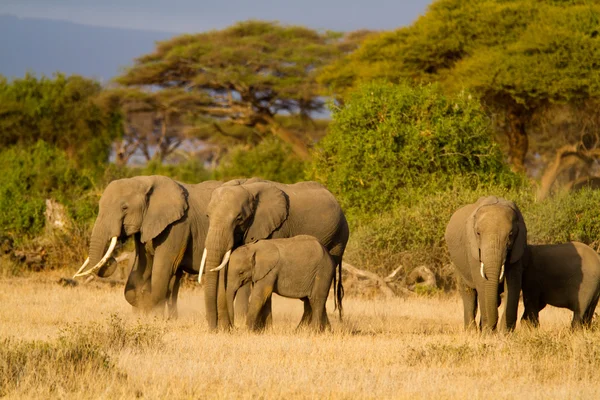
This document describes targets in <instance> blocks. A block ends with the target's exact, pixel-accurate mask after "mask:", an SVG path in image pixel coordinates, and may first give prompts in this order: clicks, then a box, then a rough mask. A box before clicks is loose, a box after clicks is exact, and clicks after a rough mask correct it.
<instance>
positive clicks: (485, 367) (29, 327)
mask: <svg viewBox="0 0 600 400" xmlns="http://www.w3.org/2000/svg"><path fill="white" fill-rule="evenodd" d="M65 275H66V274H65ZM63 276H64V275H63ZM59 277H60V273H59V272H54V273H38V274H33V275H30V276H29V277H25V278H4V279H2V280H0V304H1V306H0V396H2V395H5V396H6V398H77V399H87V398H110V399H113V398H127V399H129V398H136V397H137V398H150V399H162V398H167V397H168V398H178V399H179V398H183V399H187V398H189V399H197V398H243V399H244V398H319V399H322V398H355V399H358V398H361V399H363V398H366V399H374V398H378V399H379V398H385V399H388V398H389V399H391V398H397V399H403V398H411V399H413V398H435V399H454V398H458V399H461V398H464V399H467V398H468V399H488V398H506V399H514V398H526V399H552V398H556V399H578V398H582V399H593V398H600V329H597V328H596V326H597V325H594V328H592V329H590V330H588V331H584V332H578V333H571V332H570V330H569V329H568V327H569V324H570V318H571V314H570V312H568V311H566V310H559V309H555V308H548V309H546V310H544V311H542V313H541V315H540V319H541V325H542V326H541V328H540V329H539V330H537V331H535V330H530V329H526V328H524V327H523V328H520V327H517V331H516V332H515V333H513V334H509V335H504V334H492V335H481V334H477V333H466V332H463V329H462V306H461V302H460V299H459V298H458V296H447V297H438V298H427V297H416V298H410V299H406V300H402V299H398V300H393V301H377V300H362V299H359V298H356V297H354V298H353V297H351V295H350V294H348V295H347V297H346V298H345V301H344V303H345V313H346V314H345V319H344V321H343V322H341V323H340V322H339V321H338V319H337V317H336V316H335V315H334V314H333V305H332V303H331V301H330V303H329V304H328V310H329V311H330V319H331V322H332V326H333V329H332V332H328V333H324V334H314V333H310V332H305V331H302V332H297V331H295V326H296V325H297V323H298V321H299V320H300V316H301V308H302V307H301V302H300V301H298V300H289V299H282V298H276V299H274V301H273V308H274V318H273V320H274V323H273V327H272V328H271V329H269V330H267V331H266V332H264V333H262V334H255V333H249V332H247V331H245V329H244V328H242V327H240V326H241V321H237V325H238V328H237V329H236V330H235V331H234V332H232V333H211V332H209V331H208V329H207V327H206V322H205V320H204V310H203V309H204V306H203V299H202V290H200V289H197V288H193V286H192V285H186V287H184V288H183V289H182V290H181V293H180V301H179V311H180V312H179V319H177V320H174V321H163V320H161V319H157V318H152V317H147V316H140V315H136V314H134V313H133V312H132V310H131V308H130V307H129V305H128V304H127V303H126V301H125V299H124V297H123V293H122V291H123V285H122V284H120V285H117V286H110V285H108V284H105V283H103V284H101V283H98V282H92V283H90V284H88V285H79V286H77V287H63V286H61V285H59V284H58V283H57V281H58V279H59Z"/></svg>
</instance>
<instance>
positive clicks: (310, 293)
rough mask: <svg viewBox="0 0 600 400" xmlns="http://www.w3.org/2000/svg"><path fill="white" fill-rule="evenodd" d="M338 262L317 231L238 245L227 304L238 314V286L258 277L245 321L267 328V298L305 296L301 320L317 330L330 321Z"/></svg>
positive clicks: (229, 276)
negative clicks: (329, 307) (327, 305)
mask: <svg viewBox="0 0 600 400" xmlns="http://www.w3.org/2000/svg"><path fill="white" fill-rule="evenodd" d="M335 268H336V262H335V261H334V259H333V258H332V256H331V255H330V254H329V252H328V250H327V249H326V248H325V247H324V246H323V245H321V243H320V242H319V241H318V240H317V239H316V238H314V237H313V236H308V235H300V236H294V237H292V238H285V239H270V240H260V241H258V242H256V243H252V244H247V245H245V246H242V247H239V248H238V249H236V250H235V251H234V252H233V253H232V254H231V258H230V259H229V266H228V271H227V307H228V310H229V315H230V316H233V315H234V310H233V302H234V300H235V295H236V292H237V291H238V289H239V288H240V287H241V286H243V285H245V284H246V283H248V282H252V283H253V288H252V293H251V295H250V304H249V307H248V314H247V316H246V318H247V319H246V323H247V325H248V328H249V329H252V330H260V329H263V328H264V325H265V322H266V321H265V319H266V315H267V313H266V312H265V304H267V303H268V302H270V300H271V294H272V293H276V294H278V295H280V296H284V297H290V298H294V299H301V300H302V301H303V302H304V315H303V316H302V321H300V326H302V325H308V324H310V327H311V328H313V329H314V330H316V331H322V330H324V329H325V327H326V326H328V325H329V320H328V318H327V312H326V310H325V303H326V301H327V296H328V295H329V288H330V287H331V282H332V280H333V276H334V274H335Z"/></svg>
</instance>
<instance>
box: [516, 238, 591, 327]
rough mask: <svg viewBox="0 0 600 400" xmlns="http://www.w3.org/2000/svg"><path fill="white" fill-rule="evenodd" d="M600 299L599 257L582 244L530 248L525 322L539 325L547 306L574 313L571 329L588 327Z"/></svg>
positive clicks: (526, 264) (525, 280)
mask: <svg viewBox="0 0 600 400" xmlns="http://www.w3.org/2000/svg"><path fill="white" fill-rule="evenodd" d="M599 297H600V257H599V256H598V254H597V253H596V252H595V251H594V249H592V248H591V247H589V246H586V245H585V244H583V243H579V242H569V243H563V244H555V245H541V246H535V245H530V246H528V247H527V250H526V253H525V257H524V265H523V303H524V304H525V312H524V313H523V318H522V320H523V321H524V322H529V323H530V324H531V325H533V326H536V327H537V326H538V325H539V312H540V310H542V309H543V308H544V307H545V306H546V304H550V305H551V306H555V307H561V308H567V309H569V310H571V311H573V320H572V322H571V327H572V328H573V329H580V328H582V327H583V326H587V327H589V326H590V324H591V322H592V318H593V316H594V310H595V309H596V305H597V304H598V298H599Z"/></svg>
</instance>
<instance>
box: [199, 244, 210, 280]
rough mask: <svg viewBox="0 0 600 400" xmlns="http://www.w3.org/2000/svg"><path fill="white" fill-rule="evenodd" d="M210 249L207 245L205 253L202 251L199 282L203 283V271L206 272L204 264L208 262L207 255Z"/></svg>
mask: <svg viewBox="0 0 600 400" xmlns="http://www.w3.org/2000/svg"><path fill="white" fill-rule="evenodd" d="M207 254H208V251H207V250H206V247H205V248H204V253H202V261H200V271H199V272H198V283H202V273H203V272H204V265H205V264H206V255H207Z"/></svg>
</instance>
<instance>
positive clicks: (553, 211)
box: [524, 188, 600, 249]
mask: <svg viewBox="0 0 600 400" xmlns="http://www.w3.org/2000/svg"><path fill="white" fill-rule="evenodd" d="M599 201H600V191H599V190H592V189H587V188H586V189H582V190H579V191H577V192H571V193H564V194H562V195H558V196H555V197H552V198H549V199H546V200H545V201H543V202H540V203H535V204H531V206H530V207H528V208H526V209H525V211H524V217H525V222H526V223H527V228H528V237H529V242H530V243H533V244H553V243H564V242H568V241H572V240H575V241H579V242H583V243H586V244H588V245H590V246H592V247H593V248H595V249H598V248H600V220H599V219H598V211H597V207H598V206H597V205H598V202H599Z"/></svg>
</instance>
